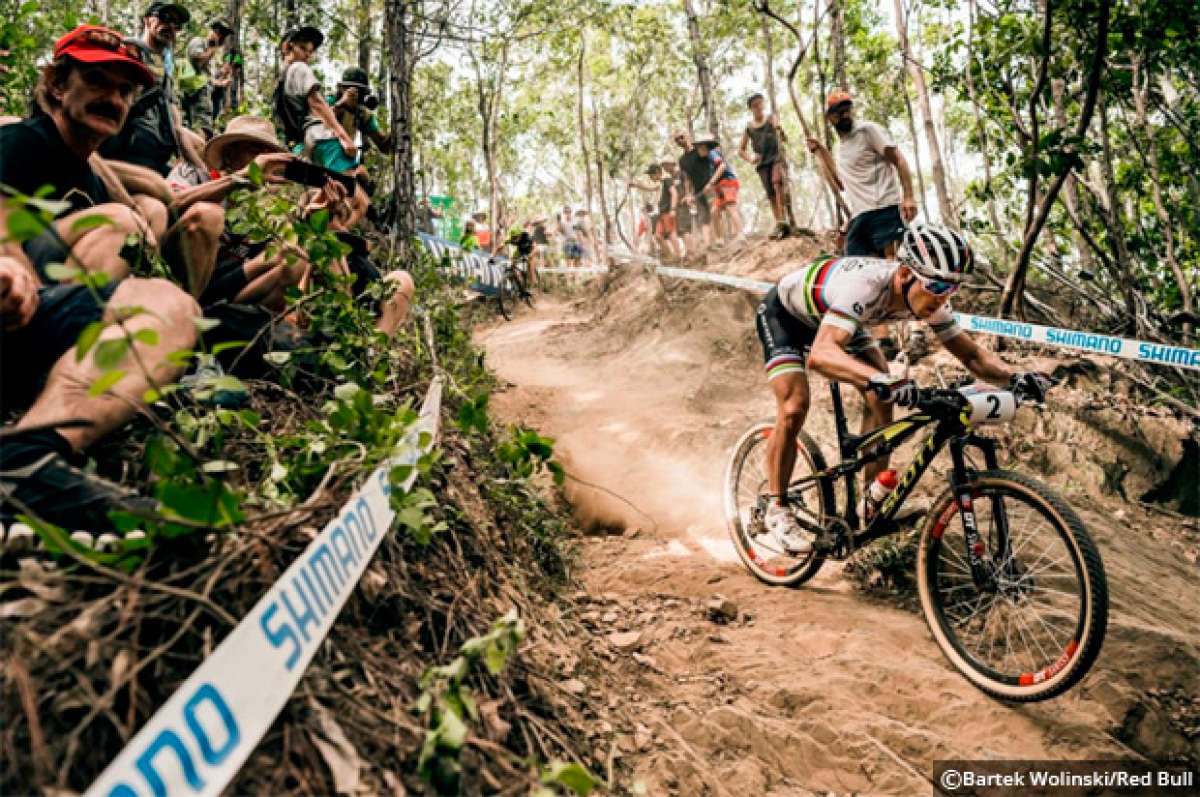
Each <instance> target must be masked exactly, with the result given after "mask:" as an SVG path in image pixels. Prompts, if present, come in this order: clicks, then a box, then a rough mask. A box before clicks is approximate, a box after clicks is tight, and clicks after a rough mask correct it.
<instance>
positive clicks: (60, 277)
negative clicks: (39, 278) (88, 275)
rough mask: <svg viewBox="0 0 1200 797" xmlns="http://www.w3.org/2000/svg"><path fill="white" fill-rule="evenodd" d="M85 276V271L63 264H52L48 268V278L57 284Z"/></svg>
mask: <svg viewBox="0 0 1200 797" xmlns="http://www.w3.org/2000/svg"><path fill="white" fill-rule="evenodd" d="M82 274H83V269H81V268H76V267H75V266H66V265H63V264H62V263H50V264H49V265H47V266H46V276H47V277H49V278H50V279H52V280H54V281H55V282H67V281H68V280H73V279H76V278H77V277H79V276H80V275H82Z"/></svg>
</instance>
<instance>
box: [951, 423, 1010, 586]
mask: <svg viewBox="0 0 1200 797" xmlns="http://www.w3.org/2000/svg"><path fill="white" fill-rule="evenodd" d="M978 440H979V439H977V440H973V441H972V442H973V443H975V444H976V445H978V446H979V447H980V448H983V450H984V454H985V456H986V458H987V460H988V464H989V466H990V465H991V464H992V461H993V460H994V459H995V451H994V449H992V448H990V447H988V446H984V445H980V444H979V442H978ZM985 442H987V443H990V442H991V441H985ZM965 447H966V441H964V440H961V439H959V440H952V441H951V443H950V458H951V460H952V461H953V463H954V472H953V474H952V475H951V485H952V487H953V489H954V501H955V503H956V504H957V505H958V514H959V516H960V517H961V518H962V524H963V537H964V538H965V540H966V548H967V550H966V555H967V562H968V563H969V564H970V566H971V578H972V580H973V581H974V582H975V586H976V587H977V588H978V589H980V590H984V591H993V590H995V588H996V578H995V574H994V571H993V569H992V568H990V567H988V564H987V557H986V556H985V554H986V546H985V544H984V541H983V538H982V537H981V536H980V534H979V526H978V524H977V523H976V519H975V497H974V495H973V494H972V491H971V480H970V474H969V473H968V471H967V463H966V457H965V456H964V454H963V449H964V448H965ZM997 509H999V512H1001V513H1002V512H1003V507H999V508H997V507H993V518H995V519H996V521H997V523H998V524H999V515H998V514H997ZM1007 531H1008V530H1007V523H1005V524H1003V528H997V533H998V534H999V535H1000V538H999V540H998V542H999V550H998V551H997V553H998V554H999V555H1000V556H1001V561H1003V562H1005V564H1006V565H1007V563H1008V561H1009V560H1010V559H1011V558H1012V557H1011V556H1009V555H1008V533H1007Z"/></svg>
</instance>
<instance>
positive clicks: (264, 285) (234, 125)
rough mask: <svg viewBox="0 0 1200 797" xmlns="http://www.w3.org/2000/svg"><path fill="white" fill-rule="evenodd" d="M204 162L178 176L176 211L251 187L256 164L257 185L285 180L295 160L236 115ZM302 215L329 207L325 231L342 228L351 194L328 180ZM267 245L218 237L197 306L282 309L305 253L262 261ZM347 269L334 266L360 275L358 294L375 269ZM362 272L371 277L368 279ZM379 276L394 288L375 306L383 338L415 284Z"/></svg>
mask: <svg viewBox="0 0 1200 797" xmlns="http://www.w3.org/2000/svg"><path fill="white" fill-rule="evenodd" d="M204 160H205V163H206V165H207V166H208V167H209V168H210V169H212V173H210V174H209V175H187V176H184V175H180V176H181V177H185V179H188V183H187V184H184V185H180V186H179V191H178V193H177V194H176V198H175V207H177V208H178V207H183V208H186V207H187V206H188V204H190V203H192V202H223V201H225V199H226V198H227V197H228V196H229V194H230V193H232V192H233V191H234V190H235V189H237V188H252V187H253V184H252V183H251V181H250V179H249V172H250V165H251V164H252V163H253V164H257V166H258V169H259V170H261V172H262V176H263V181H264V183H266V184H268V185H275V184H280V183H283V182H285V180H284V177H283V173H284V169H285V168H286V166H287V164H288V163H289V162H291V161H293V160H296V156H294V155H292V154H291V153H289V152H288V151H287V149H286V148H285V147H284V146H283V144H282V143H281V142H280V141H279V139H278V138H277V137H276V135H275V126H274V124H272V122H271V121H270V120H269V119H265V118H263V117H261V116H239V117H236V118H234V119H232V120H230V122H229V125H228V126H227V127H226V128H225V132H224V133H222V134H220V135H218V136H214V137H213V139H212V140H211V141H209V142H208V144H207V145H206V146H205V148H204ZM301 206H302V207H304V208H305V212H306V213H308V212H312V211H316V210H318V209H321V208H327V209H329V211H330V217H331V221H330V229H334V230H341V231H345V229H346V226H347V221H348V219H349V218H350V217H351V215H352V209H351V207H350V202H349V197H348V196H347V195H346V191H345V189H344V188H343V187H342V185H341V184H340V183H338V182H337V181H334V180H331V181H330V182H329V183H327V184H326V185H325V187H324V188H322V189H317V190H313V191H311V192H309V194H308V196H307V197H306V199H305V201H304V202H303V203H301ZM266 250H267V242H265V241H261V242H260V241H251V240H249V239H248V238H247V237H246V236H244V235H239V234H237V233H234V232H232V231H231V230H229V229H226V231H225V233H224V234H223V235H222V236H221V251H220V254H219V256H218V258H217V268H216V272H215V273H214V275H213V279H212V283H211V289H210V291H209V292H207V293H206V295H205V296H203V297H201V303H202V304H205V303H208V302H214V301H217V300H219V299H228V300H230V301H235V302H238V303H242V304H261V305H263V306H264V307H267V308H268V309H272V310H276V311H278V310H282V309H283V308H284V306H285V302H284V297H283V293H284V290H285V289H286V288H288V287H289V286H292V285H299V286H300V287H302V288H303V286H304V284H305V283H306V281H307V279H306V278H307V275H308V272H309V271H310V268H311V267H310V264H309V263H308V260H307V259H306V257H305V255H304V252H302V251H299V250H292V251H291V252H290V255H291V261H292V262H291V263H290V264H289V263H288V259H289V258H288V254H289V253H284V252H280V253H278V254H276V255H275V256H274V257H270V258H268V257H267V252H266ZM357 262H358V261H357V260H355V261H353V262H352V263H351V264H349V265H348V264H347V263H346V262H345V261H339V262H338V263H337V264H336V266H335V268H338V269H340V270H342V271H343V272H345V273H350V272H351V271H353V272H354V274H355V276H356V277H360V279H359V281H358V282H357V283H356V290H361V289H362V288H363V287H365V285H364V284H363V283H365V282H367V281H369V280H370V279H371V278H376V277H377V274H378V272H376V271H374V267H373V266H370V264H369V262H368V263H367V264H364V265H363V268H362V269H359V268H357V267H356V268H353V269H352V268H351V265H354V264H355V263H357ZM367 272H371V273H370V274H369V275H368V274H367ZM382 279H384V280H386V281H388V282H390V283H393V284H394V285H395V286H396V290H395V292H394V293H393V295H392V296H391V297H390V298H388V299H386V300H384V301H383V303H382V305H381V306H380V308H379V310H380V320H379V324H378V328H379V329H380V330H381V331H383V332H385V333H386V334H388V335H391V334H393V333H395V331H396V330H397V329H398V328H399V326H400V324H401V323H402V322H403V321H404V319H405V318H406V317H407V316H408V308H409V306H410V305H411V303H412V297H413V293H414V292H415V286H414V284H413V281H412V278H411V277H410V276H409V275H408V273H407V272H404V271H392V272H389V273H387V274H384V275H383V276H382Z"/></svg>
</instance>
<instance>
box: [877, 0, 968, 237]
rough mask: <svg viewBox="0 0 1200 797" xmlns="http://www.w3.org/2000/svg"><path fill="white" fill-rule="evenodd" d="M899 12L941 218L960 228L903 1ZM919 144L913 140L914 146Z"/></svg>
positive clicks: (895, 0) (903, 49)
mask: <svg viewBox="0 0 1200 797" xmlns="http://www.w3.org/2000/svg"><path fill="white" fill-rule="evenodd" d="M893 6H894V8H895V11H896V33H897V35H898V36H899V38H900V53H901V56H902V57H903V58H904V65H905V68H906V69H907V70H908V74H909V76H910V77H911V78H912V82H913V88H915V89H916V91H917V103H918V104H919V105H920V108H921V117H922V119H921V124H922V127H924V129H925V143H926V145H928V147H929V161H930V164H929V166H930V169H931V171H932V172H933V187H934V190H935V191H937V198H938V215H939V216H941V219H942V223H943V224H946V225H949V226H950V227H954V228H955V229H957V228H958V214H957V213H955V212H954V204H953V203H952V202H951V201H950V190H949V188H948V187H947V185H946V169H945V167H944V166H943V165H942V148H941V146H940V145H939V144H938V137H937V130H936V128H935V127H934V124H933V106H932V104H931V103H930V101H929V87H928V86H927V85H926V83H925V71H924V69H922V68H921V64H920V63H919V62H918V61H917V60H916V58H914V57H913V51H912V46H911V44H910V43H909V41H908V17H907V13H906V10H905V8H904V5H903V3H902V2H901V0H893ZM916 146H917V142H916V141H913V147H916Z"/></svg>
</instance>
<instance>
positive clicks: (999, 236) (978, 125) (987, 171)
mask: <svg viewBox="0 0 1200 797" xmlns="http://www.w3.org/2000/svg"><path fill="white" fill-rule="evenodd" d="M968 15H969V16H968V28H967V53H968V56H969V57H970V58H972V59H973V58H974V52H975V0H970V3H969V4H968ZM965 74H966V78H967V96H968V97H969V98H970V100H971V113H972V115H973V116H974V118H975V130H976V132H977V133H978V135H979V149H980V152H981V153H982V154H983V179H984V185H985V186H986V187H987V189H988V192H987V193H988V197H987V210H988V218H989V219H990V220H991V222H992V231H993V233H994V234H995V236H996V240H997V241H998V242H999V244H1000V255H1001V257H1002V258H1003V263H1004V265H1005V266H1006V267H1007V265H1008V262H1009V257H1010V252H1009V245H1008V238H1007V236H1006V235H1004V231H1005V228H1004V226H1003V225H1002V224H1001V221H1000V211H999V209H998V208H997V207H996V197H995V195H994V194H993V192H992V156H991V145H990V140H989V138H988V132H987V126H986V125H985V124H984V123H983V115H982V114H981V113H980V111H979V95H978V94H976V93H975V78H974V77H973V75H972V69H971V67H970V65H968V67H967V69H966V72H965Z"/></svg>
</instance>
